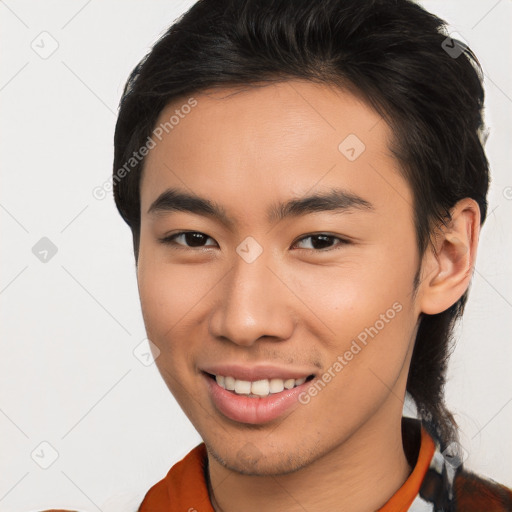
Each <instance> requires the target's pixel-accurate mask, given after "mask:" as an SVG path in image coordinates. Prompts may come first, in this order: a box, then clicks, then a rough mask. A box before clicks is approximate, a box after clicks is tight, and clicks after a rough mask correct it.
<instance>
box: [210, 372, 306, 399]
mask: <svg viewBox="0 0 512 512" xmlns="http://www.w3.org/2000/svg"><path fill="white" fill-rule="evenodd" d="M215 380H216V381H217V384H218V385H219V386H220V387H221V388H224V389H227V390H228V391H234V392H235V393H236V394H237V395H249V396H257V397H264V396H268V395H269V394H272V393H281V392H282V391H284V390H285V389H293V388H294V387H295V386H300V385H301V384H304V382H306V377H302V378H300V379H286V380H285V379H270V380H269V379H261V380H255V381H253V382H251V381H248V380H238V379H235V378H234V377H230V376H224V375H216V376H215Z"/></svg>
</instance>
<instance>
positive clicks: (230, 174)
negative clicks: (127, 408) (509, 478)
mask: <svg viewBox="0 0 512 512" xmlns="http://www.w3.org/2000/svg"><path fill="white" fill-rule="evenodd" d="M483 97H484V94H483V90H482V85H481V78H480V75H479V66H478V62H477V60H476V57H474V55H473V54H472V52H471V51H470V50H469V48H467V47H465V45H462V43H459V42H457V41H455V40H453V39H451V38H449V37H447V35H446V34H445V33H443V22H442V21H441V20H439V19H438V18H436V17H435V16H433V15H431V14H429V13H427V12H426V11H424V10H423V9H422V8H420V7H419V6H418V5H416V4H414V3H412V2H410V1H407V0H375V1H361V0H357V1H356V0H322V1H318V2H311V1H309V0H293V1H292V0H286V1H284V0H280V1H276V0H258V1H256V0H237V1H234V0H224V1H219V0H202V1H200V2H198V3H197V4H195V5H194V6H193V7H192V8H191V9H190V10H189V11H188V12H187V13H186V14H185V15H184V16H182V17H181V18H180V19H179V20H178V21H177V22H176V23H175V24H174V25H173V26H172V27H171V28H170V29H169V31H168V32H167V33H166V34H165V35H164V36H163V37H162V38H161V39H160V41H159V42H158V43H157V44H156V45H155V46H154V48H153V49H152V51H151V52H150V53H149V55H148V56H147V57H146V58H145V59H144V60H143V61H142V62H141V63H140V64H139V65H138V66H137V67H136V69H135V70H134V72H133V73H132V75H131V76H130V78H129V81H128V84H127V86H126V89H125V92H124V95H123V98H122V101H121V107H120V112H119V119H118V123H117V127H116V134H115V162H114V176H113V180H114V185H115V199H116V204H117V206H118V209H119V211H120V213H121V215H122V216H123V218H124V219H125V220H126V222H127V223H128V224H129V226H130V228H131V230H132V233H133V241H134V250H135V258H136V262H137V279H138V285H139V292H140V298H141V305H142V311H143V315H144V321H145V326H146V330H147V333H148V338H149V339H150V340H151V347H152V350H153V353H154V356H155V359H156V364H157V366H158V369H159V371H160V373H161V375H162V377H163V379H164V380H165V382H166V384H167V386H168V387H169V389H170V391H171V392H172V394H173V395H174V397H175V398H176V400H177V401H178V403H179V404H180V406H181V407H182V408H183V410H184V412H185V413H186V415H187V416H188V418H189V419H190V420H191V422H192V423H193V424H194V426H195V428H196V429H197V431H198V432H199V434H200V435H201V437H202V439H203V440H204V443H201V444H200V445H199V446H197V447H196V448H194V449H193V450H192V451H191V452H190V453H189V454H188V455H187V456H186V457H185V458H184V459H183V460H182V461H180V462H179V463H177V464H176V465H175V466H173V467H172V468H171V470H170V471H169V473H168V475H167V476H166V477H165V478H164V479H163V480H161V481H160V482H158V483H157V484H156V485H154V486H153V487H152V488H151V489H150V490H149V491H148V493H147V494H146V496H145V498H144V500H143V503H142V504H141V506H140V509H139V510H140V511H141V512H150V511H151V512H158V511H162V512H163V511H164V510H165V511H175V510H176V511H178V510H183V511H185V510H189V511H198V512H202V511H216V512H220V511H222V512H234V511H240V510H243V511H244V512H252V511H261V510H279V511H281V512H288V511H304V510H308V511H311V512H312V511H320V510H347V511H351V512H363V511H365V512H366V511H375V510H379V511H386V512H388V511H393V512H396V511H406V510H414V511H441V510H443V511H477V510H478V511H484V510H486V511H487V510H512V491H510V490H509V489H507V488H506V487H504V486H502V485H500V484H497V483H495V482H492V481H490V480H487V479H485V478H483V477H479V476H476V475H474V474H472V473H470V472H468V471H467V470H465V469H464V468H463V465H462V460H461V459H462V455H461V453H460V451H459V445H458V443H457V430H456V424H455V422H454V420H453V417H452V416H451V414H450V413H449V412H448V410H447V409H446V408H445V405H444V397H443V387H444V376H445V369H446V360H447V354H448V350H449V346H448V344H449V340H450V336H451V333H452V328H453V325H454V322H455V320H456V319H457V318H458V317H459V316H460V315H461V313H462V311H463V308H464V304H465V302H466V298H467V290H468V287H469V284H470V281H471V276H472V271H473V269H474V265H475V259H476V253H477V244H478V237H479V232H480V228H481V225H482V223H483V222H484V220H485V217H486V213H487V201H486V194H487V190H488V183H489V174H488V162H487V159H486V157H485V153H484V150H483V147H482V142H481V133H482V130H483V123H482V116H481V112H482V108H483ZM406 392H408V393H409V395H410V396H411V397H412V399H413V400H414V402H415V403H416V406H417V409H418V419H411V418H403V417H402V413H403V403H404V398H405V395H406Z"/></svg>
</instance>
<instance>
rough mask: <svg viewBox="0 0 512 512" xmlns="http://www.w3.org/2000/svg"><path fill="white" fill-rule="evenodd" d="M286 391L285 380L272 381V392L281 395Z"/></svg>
mask: <svg viewBox="0 0 512 512" xmlns="http://www.w3.org/2000/svg"><path fill="white" fill-rule="evenodd" d="M283 389H284V382H283V379H270V392H271V393H281V391H283Z"/></svg>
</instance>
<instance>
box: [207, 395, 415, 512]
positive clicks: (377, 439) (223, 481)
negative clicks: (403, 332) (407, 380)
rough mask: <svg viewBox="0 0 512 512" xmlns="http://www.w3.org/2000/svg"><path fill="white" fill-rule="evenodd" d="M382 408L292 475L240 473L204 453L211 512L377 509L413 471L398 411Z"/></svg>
mask: <svg viewBox="0 0 512 512" xmlns="http://www.w3.org/2000/svg"><path fill="white" fill-rule="evenodd" d="M392 399H393V400H395V401H396V397H392ZM385 409H386V408H383V409H381V411H380V412H377V413H376V415H374V416H372V417H371V418H370V419H369V420H368V421H367V422H366V423H365V424H364V425H363V426H362V427H361V428H359V429H358V430H357V432H355V433H354V434H353V435H352V436H351V437H350V438H349V439H347V440H344V441H343V442H342V443H341V444H339V445H337V446H335V447H333V449H332V450H331V451H329V453H327V454H326V455H324V456H322V457H320V458H318V459H316V460H315V461H313V462H312V463H310V464H309V465H307V466H305V467H303V468H302V469H300V470H298V471H295V472H294V473H290V474H285V475H277V476H251V475H242V474H239V473H236V472H234V471H231V470H230V469H228V468H226V467H224V466H222V465H220V464H219V463H218V462H217V461H216V460H215V459H214V458H213V457H211V456H210V455H208V467H209V481H208V487H209V488H208V490H209V493H210V498H211V501H212V505H213V508H214V510H215V511H216V512H236V511H239V510H240V504H241V503H243V510H244V512H257V511H258V512H259V511H261V510H271V509H273V510H280V511H282V512H304V510H308V511H310V512H316V511H324V510H326V508H328V509H330V510H350V511H352V512H367V511H368V510H377V509H379V508H380V507H382V506H383V505H384V504H385V503H386V502H387V501H388V500H389V499H390V498H391V496H392V495H393V494H394V493H395V492H396V491H397V490H398V489H399V488H400V487H401V486H402V484H403V483H404V482H405V480H406V479H407V477H408V476H409V474H410V472H411V467H410V466H409V464H408V462H407V459H406V456H405V453H404V449H403V444H402V430H401V418H402V415H401V409H400V411H398V412H399V413H400V414H397V409H396V407H393V409H394V411H393V412H394V415H393V416H392V417H390V415H389V413H388V414H387V415H386V413H385ZM381 416H384V417H381ZM386 416H387V418H386Z"/></svg>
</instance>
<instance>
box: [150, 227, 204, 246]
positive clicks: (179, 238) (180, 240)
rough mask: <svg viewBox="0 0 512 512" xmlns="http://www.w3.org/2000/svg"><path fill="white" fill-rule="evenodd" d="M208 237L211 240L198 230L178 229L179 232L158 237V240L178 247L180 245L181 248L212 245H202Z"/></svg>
mask: <svg viewBox="0 0 512 512" xmlns="http://www.w3.org/2000/svg"><path fill="white" fill-rule="evenodd" d="M208 239H210V240H213V238H211V237H209V236H208V235H205V234H204V233H200V232H199V231H180V232H179V233H174V234H173V235H168V236H165V237H163V238H159V241H160V242H161V243H163V244H165V245H171V246H174V247H176V246H178V247H177V248H180V246H181V247H183V248H194V247H198V248H203V247H212V246H205V245H203V244H204V242H205V241H206V240H208Z"/></svg>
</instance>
